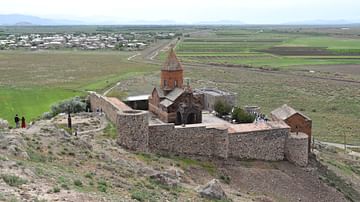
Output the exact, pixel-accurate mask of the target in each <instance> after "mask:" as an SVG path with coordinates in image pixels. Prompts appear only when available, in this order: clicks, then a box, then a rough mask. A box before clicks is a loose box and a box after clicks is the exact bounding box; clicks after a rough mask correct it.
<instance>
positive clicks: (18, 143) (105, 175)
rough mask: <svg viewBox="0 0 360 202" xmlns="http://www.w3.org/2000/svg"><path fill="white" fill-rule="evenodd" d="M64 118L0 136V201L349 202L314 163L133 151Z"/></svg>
mask: <svg viewBox="0 0 360 202" xmlns="http://www.w3.org/2000/svg"><path fill="white" fill-rule="evenodd" d="M66 119H67V116H66V115H59V116H57V117H55V118H54V119H52V120H41V121H37V122H35V123H34V124H33V125H31V126H30V127H29V128H27V129H13V130H1V131H0V201H211V200H216V201H264V202H265V201H266V202H267V201H327V202H329V201H334V202H335V201H336V202H338V201H346V198H345V195H344V194H343V193H341V192H340V191H342V190H341V189H340V188H338V187H337V184H336V183H335V185H333V184H331V182H329V181H326V180H327V178H326V177H327V176H325V175H323V173H322V171H323V168H321V169H320V167H319V165H317V163H316V162H315V163H314V162H312V163H311V164H310V165H309V166H308V167H306V168H299V167H296V166H294V165H292V164H290V163H288V162H285V161H283V162H262V161H235V160H227V161H224V160H209V159H198V158H186V157H180V156H170V155H169V156H164V155H157V154H145V153H135V152H131V151H127V150H125V149H123V148H121V147H119V146H118V145H117V144H116V134H117V132H116V129H115V128H114V127H113V126H112V125H111V124H110V123H108V121H107V120H106V118H105V117H104V116H101V115H98V114H89V113H81V114H77V115H75V116H74V117H73V128H74V130H76V131H77V136H75V135H74V131H70V130H69V129H67V128H66V124H67V122H66ZM358 177H359V176H358ZM214 179H215V180H214ZM357 179H358V178H357ZM357 179H355V178H354V179H352V180H353V181H354V183H356V182H357V183H358V182H359V181H357ZM328 184H329V185H328ZM357 185H358V184H357ZM335 187H336V188H335ZM339 190H340V191H339ZM355 191H356V189H355Z"/></svg>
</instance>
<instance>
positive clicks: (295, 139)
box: [285, 133, 309, 166]
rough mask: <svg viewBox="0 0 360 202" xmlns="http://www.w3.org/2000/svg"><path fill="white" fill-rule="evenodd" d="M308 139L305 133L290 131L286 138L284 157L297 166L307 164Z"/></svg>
mask: <svg viewBox="0 0 360 202" xmlns="http://www.w3.org/2000/svg"><path fill="white" fill-rule="evenodd" d="M308 139H309V136H308V135H307V134H305V133H298V134H296V133H291V134H290V135H289V136H288V137H287V138H286V144H285V145H286V146H285V156H286V159H287V160H288V161H290V162H292V163H294V164H296V165H298V166H306V165H307V164H308V155H309V154H308Z"/></svg>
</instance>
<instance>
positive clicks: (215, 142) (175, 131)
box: [149, 124, 228, 158]
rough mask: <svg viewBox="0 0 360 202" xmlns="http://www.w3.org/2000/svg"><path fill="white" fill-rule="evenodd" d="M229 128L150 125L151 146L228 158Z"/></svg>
mask: <svg viewBox="0 0 360 202" xmlns="http://www.w3.org/2000/svg"><path fill="white" fill-rule="evenodd" d="M227 147H228V135H227V129H225V128H223V129H219V128H206V127H205V126H195V127H181V126H174V124H166V125H163V124H160V125H150V126H149V148H150V150H151V151H155V152H157V151H160V152H167V153H173V154H186V155H199V156H208V157H219V158H227V154H228V152H227Z"/></svg>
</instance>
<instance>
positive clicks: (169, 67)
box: [160, 48, 184, 93]
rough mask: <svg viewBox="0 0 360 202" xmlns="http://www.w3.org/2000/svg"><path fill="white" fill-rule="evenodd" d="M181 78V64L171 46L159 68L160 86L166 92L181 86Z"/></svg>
mask: <svg viewBox="0 0 360 202" xmlns="http://www.w3.org/2000/svg"><path fill="white" fill-rule="evenodd" d="M183 79H184V78H183V68H182V65H181V63H180V62H179V60H178V58H177V57H176V54H175V51H174V49H173V48H171V49H170V51H169V55H168V57H167V59H166V61H165V63H164V66H163V68H162V69H161V82H160V87H161V89H162V90H164V92H166V93H167V92H170V91H172V90H173V89H174V88H183Z"/></svg>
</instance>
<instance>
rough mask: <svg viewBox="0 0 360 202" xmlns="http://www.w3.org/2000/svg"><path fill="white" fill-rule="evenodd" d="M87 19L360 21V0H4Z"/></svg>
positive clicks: (46, 13)
mask: <svg viewBox="0 0 360 202" xmlns="http://www.w3.org/2000/svg"><path fill="white" fill-rule="evenodd" d="M15 13H16V14H29V15H35V16H39V17H46V18H61V19H71V20H86V21H89V20H90V21H94V22H101V21H109V22H110V21H111V22H126V21H137V20H146V21H158V20H171V21H176V22H180V23H194V22H201V21H220V20H231V21H242V22H245V23H249V24H250V23H251V24H262V23H264V24H273V23H284V22H299V21H307V20H341V19H343V20H352V21H360V1H359V0H179V1H175V0H97V1H89V0H58V1H54V0H53V1H50V0H2V1H1V2H0V14H15Z"/></svg>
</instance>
